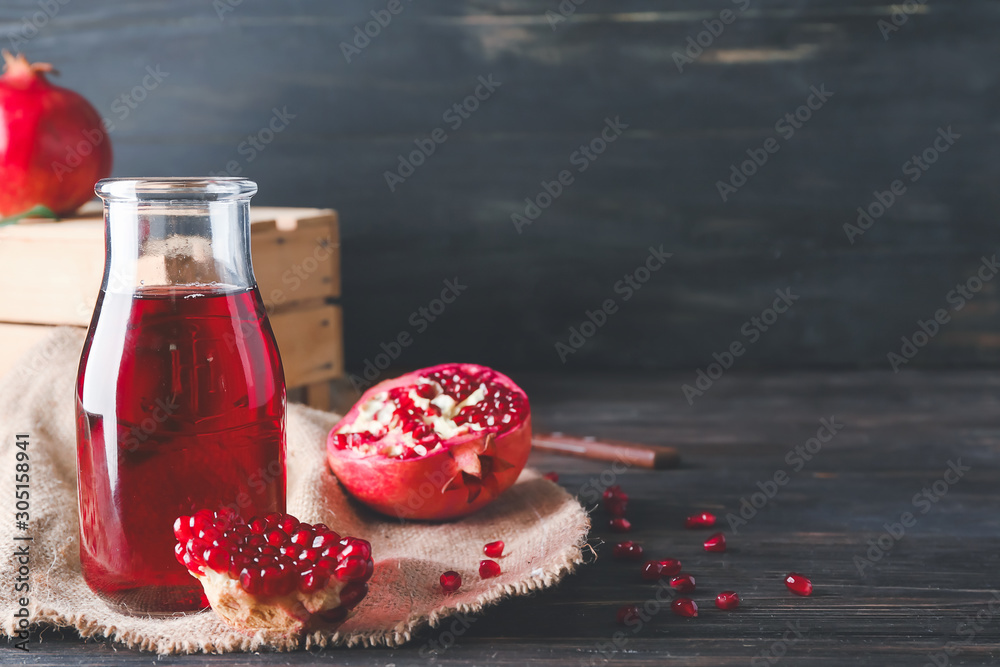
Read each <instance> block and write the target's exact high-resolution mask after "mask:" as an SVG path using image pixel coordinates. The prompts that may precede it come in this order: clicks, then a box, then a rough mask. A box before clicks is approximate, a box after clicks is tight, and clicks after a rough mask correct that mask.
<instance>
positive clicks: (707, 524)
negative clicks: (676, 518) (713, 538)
mask: <svg viewBox="0 0 1000 667" xmlns="http://www.w3.org/2000/svg"><path fill="white" fill-rule="evenodd" d="M714 525H715V515H714V514H711V513H709V512H702V513H701V514H692V515H691V516H689V517H688V518H686V519H684V527H685V528H711V527H712V526H714Z"/></svg>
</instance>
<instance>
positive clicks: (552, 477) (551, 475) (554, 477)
mask: <svg viewBox="0 0 1000 667" xmlns="http://www.w3.org/2000/svg"><path fill="white" fill-rule="evenodd" d="M542 477H544V478H545V479H547V480H549V481H550V482H556V483H557V484H558V483H559V473H557V472H547V473H545V474H544V475H542Z"/></svg>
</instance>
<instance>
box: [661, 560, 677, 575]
mask: <svg viewBox="0 0 1000 667" xmlns="http://www.w3.org/2000/svg"><path fill="white" fill-rule="evenodd" d="M680 571H681V562H680V561H679V560H677V559H676V558H667V559H664V560H661V561H660V574H661V576H664V577H672V576H674V575H675V574H678V573H680Z"/></svg>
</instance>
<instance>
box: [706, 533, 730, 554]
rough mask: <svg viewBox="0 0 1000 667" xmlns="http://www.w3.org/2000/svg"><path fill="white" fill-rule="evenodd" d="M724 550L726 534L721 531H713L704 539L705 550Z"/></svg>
mask: <svg viewBox="0 0 1000 667" xmlns="http://www.w3.org/2000/svg"><path fill="white" fill-rule="evenodd" d="M725 550H726V536H725V535H723V534H722V533H714V534H712V535H710V536H709V538H708V539H707V540H705V551H716V552H721V551H725Z"/></svg>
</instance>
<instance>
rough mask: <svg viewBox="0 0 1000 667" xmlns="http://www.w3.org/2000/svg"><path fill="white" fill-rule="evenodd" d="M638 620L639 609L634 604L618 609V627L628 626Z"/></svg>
mask: <svg viewBox="0 0 1000 667" xmlns="http://www.w3.org/2000/svg"><path fill="white" fill-rule="evenodd" d="M638 619H639V607H638V606H637V605H634V604H625V605H622V606H621V607H619V608H618V625H628V624H629V623H631V622H633V621H636V620H638Z"/></svg>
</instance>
